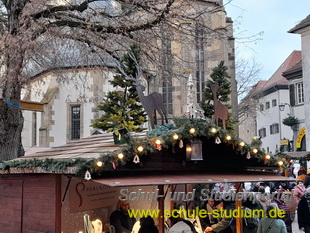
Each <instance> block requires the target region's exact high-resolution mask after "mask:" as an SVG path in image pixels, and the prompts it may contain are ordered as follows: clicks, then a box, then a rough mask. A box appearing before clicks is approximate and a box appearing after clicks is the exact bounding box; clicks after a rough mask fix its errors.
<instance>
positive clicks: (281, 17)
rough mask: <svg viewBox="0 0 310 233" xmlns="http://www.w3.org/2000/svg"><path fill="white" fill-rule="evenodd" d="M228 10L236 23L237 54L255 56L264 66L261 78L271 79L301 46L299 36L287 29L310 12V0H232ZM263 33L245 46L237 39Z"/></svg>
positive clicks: (225, 0)
mask: <svg viewBox="0 0 310 233" xmlns="http://www.w3.org/2000/svg"><path fill="white" fill-rule="evenodd" d="M228 1H229V0H224V2H225V3H227V2H228ZM225 9H226V12H227V16H229V17H231V18H232V19H233V21H234V22H235V23H234V28H235V29H234V30H235V32H234V34H235V37H236V48H237V51H238V52H237V55H238V56H242V57H245V58H250V57H253V56H254V57H256V60H257V63H259V64H261V65H262V67H263V68H262V71H261V74H260V79H262V80H266V79H269V78H270V77H271V75H272V74H273V73H274V72H275V71H276V69H277V68H278V67H279V66H280V65H281V64H282V62H283V61H284V60H285V59H286V58H287V57H288V56H289V54H290V53H291V52H292V51H293V50H300V49H301V38H300V35H299V34H291V33H287V31H288V30H290V29H291V28H293V27H294V26H295V25H296V24H297V23H299V22H300V21H301V20H303V19H304V18H306V17H307V16H308V15H309V14H310V0H294V1H289V0H232V1H231V2H230V3H228V4H227V5H226V6H225ZM260 32H263V33H262V35H261V36H259V38H260V39H261V40H258V41H256V42H255V43H254V42H253V43H246V46H245V45H243V44H242V43H240V41H242V40H239V39H238V38H246V37H249V36H252V35H255V34H257V33H260ZM238 41H239V43H238ZM243 41H244V39H243Z"/></svg>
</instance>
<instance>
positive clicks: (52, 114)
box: [23, 0, 237, 149]
mask: <svg viewBox="0 0 310 233" xmlns="http://www.w3.org/2000/svg"><path fill="white" fill-rule="evenodd" d="M191 4H192V5H193V6H194V7H193V8H191V9H190V10H189V11H188V12H187V13H188V15H190V16H191V17H196V16H195V14H197V12H200V11H201V9H206V12H208V13H206V14H203V15H200V16H199V17H198V16H197V20H196V22H197V23H196V24H194V23H193V21H192V22H191V23H189V22H187V21H186V20H184V21H177V22H175V24H174V25H176V26H175V27H173V28H169V27H168V28H165V26H164V25H163V26H162V29H161V33H162V35H163V38H162V40H161V41H160V45H161V50H162V54H161V59H162V67H161V68H157V73H159V74H160V77H158V76H157V77H156V79H155V78H154V79H152V80H150V81H149V83H147V85H148V87H149V88H148V89H149V90H147V93H151V92H154V91H157V92H160V93H162V94H163V97H164V105H165V107H166V110H167V113H168V117H169V118H170V119H171V118H173V117H178V116H182V115H183V114H184V112H185V111H186V103H187V88H186V83H187V80H188V77H189V75H190V74H192V77H193V81H194V89H195V91H196V97H195V101H196V102H197V103H199V101H201V100H202V93H203V89H204V85H205V81H206V80H207V79H208V78H209V75H210V73H211V69H212V68H214V67H215V66H217V65H218V64H219V62H220V61H222V60H223V61H224V62H225V65H226V66H228V68H229V69H228V72H229V75H230V77H231V79H230V81H231V87H232V94H231V103H230V104H231V105H232V106H233V107H234V108H233V110H232V112H233V115H234V116H235V119H236V116H237V91H236V90H237V87H236V80H235V57H234V38H233V33H232V21H231V19H230V18H227V17H226V12H225V9H224V7H223V5H222V2H221V1H214V0H213V1H211V0H210V1H207V0H206V1H192V2H191ZM195 9H197V12H195ZM190 33H191V34H190ZM81 66H82V64H80V67H81ZM107 66H108V67H110V68H109V69H106V67H105V64H101V66H97V68H96V67H93V68H89V69H85V68H79V66H75V68H72V67H71V68H70V66H68V67H66V69H58V70H57V75H56V74H55V70H53V71H51V70H43V71H40V72H36V74H35V76H36V78H35V79H34V81H33V82H32V83H29V85H28V86H27V87H25V89H24V95H23V99H24V100H29V101H38V102H41V103H44V104H45V105H44V112H29V111H24V116H25V125H24V131H23V144H24V146H25V147H26V149H27V148H30V147H33V146H45V147H54V146H58V145H62V144H65V143H67V142H70V141H72V140H77V139H79V138H83V137H88V136H90V135H91V134H93V133H94V132H95V131H96V130H95V129H93V128H92V127H91V126H90V125H91V123H92V120H93V119H96V118H98V117H99V116H100V115H101V113H100V112H98V110H97V109H96V106H97V104H98V103H99V102H100V101H102V99H103V98H104V96H105V95H106V93H107V92H108V91H110V90H112V87H111V86H110V85H109V82H108V79H112V77H113V64H111V62H109V64H107ZM60 67H64V66H60ZM98 67H99V68H98ZM100 67H101V68H100ZM104 67H105V68H104ZM59 75H60V76H62V77H66V78H65V80H69V81H66V82H61V83H59V82H58V81H57V80H58V78H57V77H58V76H59ZM147 93H145V95H147Z"/></svg>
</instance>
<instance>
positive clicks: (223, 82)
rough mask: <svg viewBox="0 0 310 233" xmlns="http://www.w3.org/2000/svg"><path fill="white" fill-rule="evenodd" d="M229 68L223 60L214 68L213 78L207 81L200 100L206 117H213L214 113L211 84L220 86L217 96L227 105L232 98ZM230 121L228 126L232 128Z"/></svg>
mask: <svg viewBox="0 0 310 233" xmlns="http://www.w3.org/2000/svg"><path fill="white" fill-rule="evenodd" d="M227 69H228V68H227V66H225V65H224V61H221V62H220V64H219V65H218V66H216V67H214V68H213V69H212V73H211V75H210V77H211V79H209V80H208V81H207V82H206V87H205V89H204V91H203V100H202V101H201V102H200V106H201V108H202V109H203V110H204V114H205V117H207V118H212V116H213V115H214V104H213V100H214V98H213V95H212V90H211V85H213V84H217V85H218V86H219V90H218V91H217V93H216V95H217V96H216V97H217V99H218V100H219V101H220V102H221V103H223V104H224V105H226V103H227V102H228V101H229V100H230V98H229V95H230V93H231V89H230V80H229V79H230V77H229V75H228V72H227ZM227 106H228V104H227ZM228 107H229V106H228ZM230 121H231V119H228V128H230V127H229V125H230V124H231V122H230Z"/></svg>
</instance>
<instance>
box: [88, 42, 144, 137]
mask: <svg viewBox="0 0 310 233" xmlns="http://www.w3.org/2000/svg"><path fill="white" fill-rule="evenodd" d="M129 54H131V55H129ZM140 56H141V50H140V48H139V46H138V45H137V44H134V45H132V46H131V47H130V51H129V53H127V54H125V55H124V56H123V58H122V67H123V71H124V72H125V73H126V74H127V75H128V76H132V77H133V78H137V77H136V72H137V64H139V61H140ZM133 59H135V60H136V61H135V60H133ZM109 82H110V83H111V84H112V86H113V87H115V88H116V89H120V90H121V91H119V90H113V91H110V92H108V93H107V96H106V97H105V99H104V100H103V102H101V103H100V104H99V105H98V106H97V108H98V109H99V110H102V111H104V114H103V115H102V116H101V117H100V118H99V119H96V120H95V123H94V124H93V125H92V127H94V128H98V129H102V130H104V131H106V132H113V133H114V134H115V135H117V136H119V135H120V133H121V132H122V133H124V131H125V132H141V131H142V130H143V128H142V127H141V125H142V124H143V123H144V122H146V114H145V112H144V109H143V107H142V105H141V103H140V102H139V97H138V92H137V90H136V87H135V85H134V81H133V80H126V79H125V76H124V75H123V74H122V72H121V71H120V70H119V68H118V69H117V72H116V74H115V75H114V76H113V80H110V81H109Z"/></svg>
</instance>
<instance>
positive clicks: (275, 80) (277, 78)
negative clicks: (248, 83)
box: [262, 50, 301, 90]
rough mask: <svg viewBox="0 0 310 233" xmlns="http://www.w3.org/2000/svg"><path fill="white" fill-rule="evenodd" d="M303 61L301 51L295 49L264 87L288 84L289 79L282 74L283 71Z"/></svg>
mask: <svg viewBox="0 0 310 233" xmlns="http://www.w3.org/2000/svg"><path fill="white" fill-rule="evenodd" d="M300 61H301V51H297V50H294V51H293V52H292V53H291V54H290V55H289V56H288V58H286V60H285V61H284V62H283V63H282V65H281V66H280V67H279V68H278V69H277V70H276V72H275V73H274V74H273V75H272V76H271V78H270V79H269V80H268V81H267V82H266V83H265V85H264V87H263V88H262V89H264V90H265V89H267V88H269V87H272V86H275V85H287V84H288V81H287V79H286V78H284V77H283V76H282V74H283V72H285V71H287V70H288V69H290V68H292V67H293V66H294V65H296V64H297V63H298V62H300Z"/></svg>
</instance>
